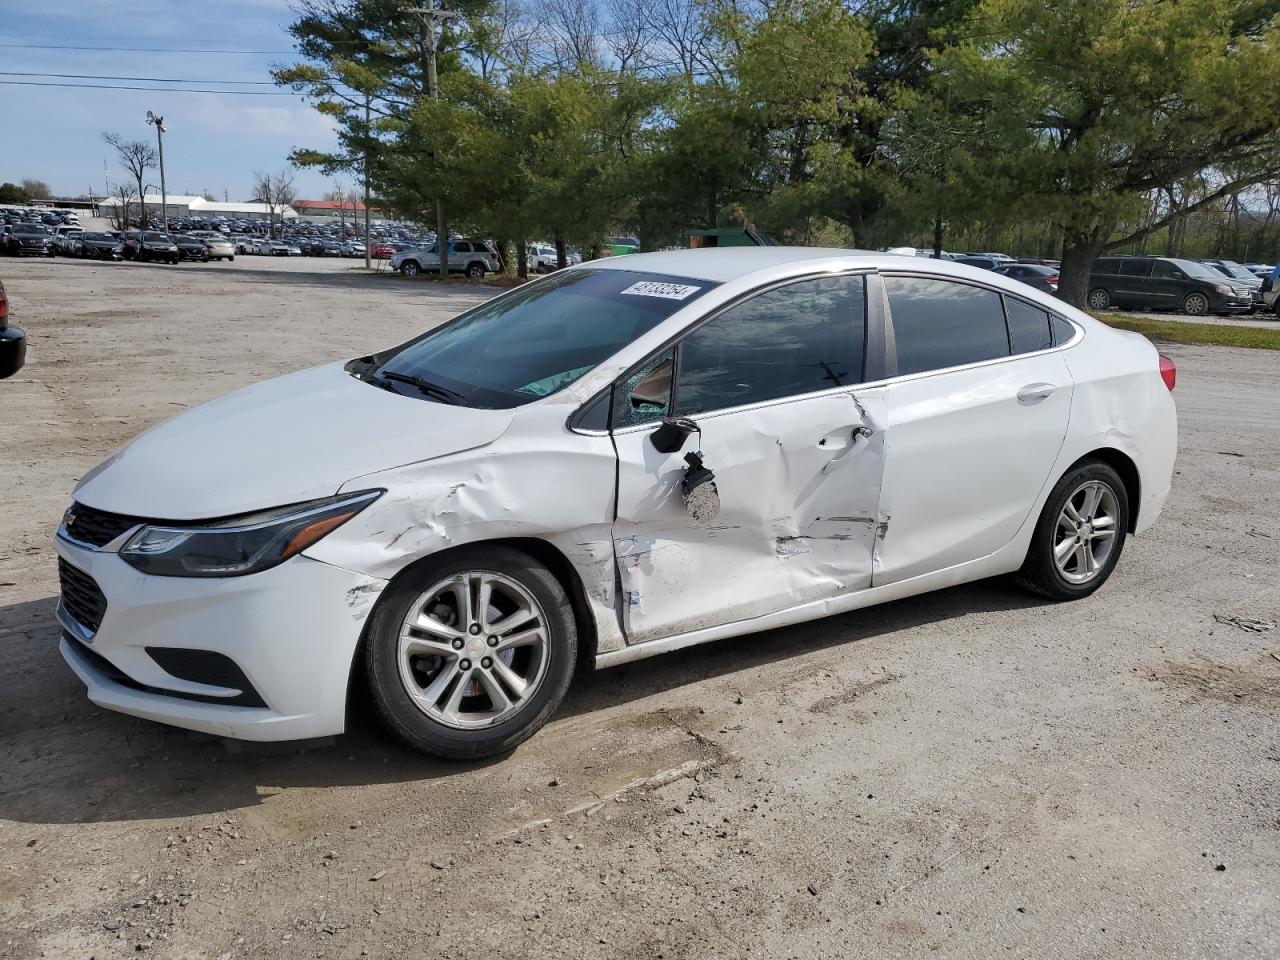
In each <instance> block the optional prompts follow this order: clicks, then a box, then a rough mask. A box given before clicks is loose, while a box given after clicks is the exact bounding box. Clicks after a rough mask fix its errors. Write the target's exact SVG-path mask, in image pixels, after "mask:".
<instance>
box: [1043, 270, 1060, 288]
mask: <svg viewBox="0 0 1280 960" xmlns="http://www.w3.org/2000/svg"><path fill="white" fill-rule="evenodd" d="M1059 276H1060V274H1056V273H1055V274H1054V275H1053V276H1051V277H1045V278H1044V280H1045V283H1052V284H1053V285H1054V286H1055V287H1056V286H1057V285H1058V277H1059Z"/></svg>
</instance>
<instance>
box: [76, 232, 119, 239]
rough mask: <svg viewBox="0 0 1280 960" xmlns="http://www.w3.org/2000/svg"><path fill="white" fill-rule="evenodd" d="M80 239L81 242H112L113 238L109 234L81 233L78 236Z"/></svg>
mask: <svg viewBox="0 0 1280 960" xmlns="http://www.w3.org/2000/svg"><path fill="white" fill-rule="evenodd" d="M80 239H81V240H114V239H115V237H113V236H111V234H109V233H82V234H80Z"/></svg>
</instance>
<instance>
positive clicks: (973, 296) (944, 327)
mask: <svg viewBox="0 0 1280 960" xmlns="http://www.w3.org/2000/svg"><path fill="white" fill-rule="evenodd" d="M884 282H885V288H886V289H887V290H888V293H889V310H890V313H891V314H892V316H893V336H894V340H895V341H896V343H897V350H898V373H899V374H908V373H920V372H923V371H926V370H940V369H942V368H944V367H956V366H960V365H961V364H965V363H977V362H979V361H982V360H993V359H995V358H997V357H1007V356H1009V338H1008V334H1007V332H1006V330H1005V323H1004V310H1003V309H1002V308H1001V305H1000V295H999V294H998V293H995V292H994V291H992V290H985V289H983V288H982V287H975V286H971V285H969V284H966V283H955V282H952V281H950V280H935V279H932V278H928V277H892V276H890V277H885V279H884Z"/></svg>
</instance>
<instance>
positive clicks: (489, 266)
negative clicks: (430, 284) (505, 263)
mask: <svg viewBox="0 0 1280 960" xmlns="http://www.w3.org/2000/svg"><path fill="white" fill-rule="evenodd" d="M438 250H439V247H438V246H437V245H436V244H434V243H433V244H432V245H431V246H430V247H410V248H409V249H407V250H402V251H400V252H399V253H397V254H395V255H393V256H392V257H391V259H390V261H389V262H388V263H387V266H389V267H390V268H391V269H392V270H399V271H400V272H401V273H403V274H404V275H405V276H406V277H416V276H417V275H418V274H419V273H430V272H431V271H433V270H434V271H437V272H438V271H439V269H440V255H439V253H438ZM501 269H502V260H501V258H500V257H499V256H498V251H497V250H496V249H495V248H494V246H493V244H491V243H489V241H487V240H471V239H458V240H450V241H449V272H450V273H465V274H466V275H467V276H468V277H471V278H472V279H479V278H481V277H483V276H484V275H485V274H486V273H497V272H498V271H499V270H501Z"/></svg>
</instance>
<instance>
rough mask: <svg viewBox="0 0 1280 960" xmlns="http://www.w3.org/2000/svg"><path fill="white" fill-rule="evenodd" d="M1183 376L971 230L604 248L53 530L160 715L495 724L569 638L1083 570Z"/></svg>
mask: <svg viewBox="0 0 1280 960" xmlns="http://www.w3.org/2000/svg"><path fill="white" fill-rule="evenodd" d="M868 304H871V305H872V307H871V308H870V309H868V308H867V305H868ZM815 358H820V359H821V361H822V362H817V363H815V362H814V361H815ZM1175 376H1176V371H1175V370H1174V367H1173V364H1172V362H1170V361H1169V360H1168V359H1167V358H1164V357H1161V356H1160V355H1159V354H1158V353H1157V351H1156V349H1155V347H1153V346H1152V345H1151V343H1150V342H1149V341H1147V340H1146V339H1145V338H1143V337H1141V336H1139V335H1137V334H1134V333H1129V332H1127V331H1121V330H1116V329H1112V328H1110V327H1108V326H1107V325H1105V324H1103V323H1100V322H1098V321H1097V320H1094V319H1093V318H1092V317H1090V316H1088V315H1087V314H1085V313H1082V312H1081V311H1079V310H1076V309H1074V308H1072V307H1070V306H1068V305H1067V304H1065V303H1063V302H1061V301H1059V300H1057V299H1056V298H1054V297H1051V296H1048V295H1046V294H1043V293H1041V292H1040V291H1037V290H1034V289H1032V288H1030V287H1028V286H1026V285H1025V284H1021V283H1017V282H1015V281H1013V280H1011V279H1009V278H1007V277H1002V276H997V275H995V274H992V273H989V272H988V273H985V274H979V273H978V272H977V271H975V270H972V269H968V268H964V267H960V266H956V265H953V264H949V263H945V262H940V261H935V260H926V259H920V260H916V261H908V260H904V259H903V258H901V257H892V256H877V255H866V254H853V253H851V252H850V251H847V250H822V249H806V248H794V247H792V248H788V247H760V248H754V249H744V248H734V249H724V250H717V249H713V250H699V251H677V252H672V253H655V254H637V255H634V256H628V257H620V258H607V259H604V260H602V261H595V262H592V263H589V264H584V265H583V266H581V267H573V268H569V269H567V270H562V271H557V272H556V273H554V274H552V275H550V276H548V277H544V278H541V279H539V280H536V281H534V282H533V283H530V284H527V285H525V286H522V287H518V288H516V289H513V290H511V291H508V292H506V293H504V294H502V295H501V296H499V297H497V298H494V299H491V300H488V301H487V302H485V303H482V304H480V305H478V306H477V307H475V308H473V309H472V310H470V311H468V312H466V313H465V314H463V315H462V316H460V317H458V318H457V319H455V320H453V321H452V322H448V323H445V324H443V325H441V326H438V327H436V328H435V329H433V330H430V331H428V332H425V333H423V334H421V335H419V336H415V337H413V338H412V339H410V340H408V341H407V342H405V343H404V344H402V345H400V346H396V347H392V348H390V349H385V350H381V351H379V352H377V353H371V354H368V355H365V356H360V357H357V358H355V359H353V360H351V361H349V362H348V363H346V364H333V363H330V364H326V365H324V366H321V367H317V368H314V369H310V370H304V371H301V372H297V373H293V374H290V375H288V376H284V377H281V378H278V379H274V380H270V381H267V382H265V383H259V384H256V385H254V386H250V387H247V388H245V389H242V390H240V391H238V392H236V393H233V394H231V395H230V396H226V397H222V398H221V399H218V400H215V401H214V402H213V403H211V404H209V405H207V406H203V407H199V408H196V409H194V410H188V411H184V412H182V413H180V414H179V415H178V416H176V417H174V418H173V419H171V420H168V421H166V422H164V423H162V424H159V425H157V426H154V427H152V428H151V429H150V430H148V431H146V432H145V433H143V434H142V435H141V436H139V437H138V438H137V439H135V440H134V441H133V442H132V443H131V444H129V445H127V446H126V447H124V448H123V449H121V450H119V451H117V452H116V453H114V454H113V455H112V456H111V458H110V459H109V460H107V461H106V462H105V463H103V464H102V465H101V466H99V467H97V468H95V469H93V470H90V471H88V472H87V473H86V474H85V476H84V478H83V479H82V480H81V481H80V483H79V484H78V486H77V487H76V490H75V492H74V495H73V502H72V503H71V504H70V505H69V507H68V510H67V512H66V514H65V515H64V518H63V522H62V523H61V524H60V526H59V528H58V530H57V533H56V536H55V540H54V547H55V549H56V551H57V555H58V569H59V578H60V582H61V587H62V593H61V599H60V603H59V605H58V607H57V610H56V617H57V620H58V622H59V623H60V624H61V627H62V638H61V645H60V649H61V653H62V656H63V657H64V658H65V659H66V661H67V663H68V664H69V665H70V667H71V669H73V670H74V671H75V673H76V674H77V675H78V676H79V678H80V680H81V681H82V682H83V683H84V684H85V685H86V687H87V689H88V695H89V697H90V699H91V700H93V701H94V702H95V703H97V704H99V705H101V706H104V707H107V708H109V709H112V710H117V711H121V712H123V713H127V714H133V715H136V716H142V717H146V718H148V719H151V720H159V721H163V722H167V723H171V724H175V725H178V726H182V727H187V728H190V729H194V730H202V731H206V732H209V733H214V734H217V735H219V736H230V737H240V738H246V739H255V740H289V739H295V738H304V737H320V736H329V735H334V734H338V733H341V732H342V731H343V730H344V728H345V726H346V723H347V709H348V705H349V704H352V703H355V704H357V707H356V708H357V709H360V706H359V705H363V704H367V705H368V706H369V709H370V710H371V712H373V713H375V714H376V715H377V716H378V717H379V718H380V719H381V721H382V722H383V724H384V725H385V726H386V728H387V729H388V730H389V731H391V732H392V733H393V734H394V735H395V736H397V737H399V738H400V739H401V740H403V741H404V742H406V743H407V744H409V745H411V746H412V747H414V748H416V749H419V750H422V751H425V752H428V753H433V754H437V755H440V756H445V757H450V758H455V759H474V758H476V757H482V756H491V755H495V754H500V753H503V752H505V751H508V750H511V749H512V748H514V747H515V746H516V745H517V744H519V743H520V742H522V741H524V740H526V739H527V738H528V737H530V736H531V735H533V733H534V732H535V731H536V730H537V729H538V728H539V727H541V726H542V725H543V724H544V723H546V722H547V720H548V719H549V718H550V717H551V716H552V715H553V714H554V713H555V711H556V709H557V707H558V706H559V704H560V703H561V701H562V699H563V698H564V696H565V693H566V691H567V690H568V688H569V685H570V682H571V680H572V677H573V673H574V670H575V667H576V666H577V665H578V664H579V663H580V662H591V663H593V664H594V665H595V666H597V667H605V666H610V665H614V664H621V663H628V662H631V661H636V660H639V659H642V658H644V657H647V656H651V655H654V654H660V653H664V652H668V651H673V650H679V649H683V648H688V647H691V646H693V645H695V644H699V643H704V642H707V641H711V640H717V639H721V638H724V637H731V636H736V635H742V634H746V633H751V632H755V631H760V630H765V629H770V628H774V627H779V626H784V625H787V624H796V623H801V622H806V621H811V620H815V619H818V618H821V617H824V616H828V615H831V614H837V613H849V612H850V611H854V610H858V609H861V608H864V607H868V606H871V605H874V604H877V603H881V602H885V601H892V600H899V599H901V598H905V597H910V596H915V595H919V594H923V593H926V592H928V591H931V590H936V589H940V588H949V587H953V586H955V585H957V584H960V583H964V582H970V581H975V580H979V579H982V578H985V577H994V576H1004V575H1009V574H1012V575H1015V576H1016V577H1017V578H1018V580H1019V582H1020V583H1021V584H1022V585H1024V586H1025V587H1026V588H1028V589H1029V590H1031V591H1032V592H1034V593H1036V594H1037V595H1039V596H1041V597H1047V598H1050V599H1054V600H1060V601H1065V600H1075V599H1079V598H1083V597H1086V596H1089V595H1090V594H1092V593H1093V592H1094V591H1095V590H1097V589H1098V588H1099V587H1101V586H1102V585H1103V584H1104V583H1105V582H1106V581H1107V579H1108V577H1109V576H1110V575H1111V574H1112V572H1113V571H1114V570H1115V568H1116V565H1117V564H1118V563H1119V562H1120V559H1121V553H1122V550H1123V548H1124V546H1125V544H1126V540H1127V538H1128V537H1129V536H1130V535H1140V534H1142V533H1143V532H1144V531H1146V530H1147V529H1148V528H1150V527H1151V525H1152V524H1153V523H1154V522H1155V521H1156V519H1157V517H1158V515H1159V514H1160V511H1161V509H1162V507H1163V505H1164V503H1165V501H1166V499H1167V497H1168V495H1169V492H1170V484H1171V479H1172V473H1173V465H1174V459H1175V455H1176V449H1177V414H1176V410H1175V407H1174V403H1173V398H1172V396H1171V393H1170V391H1171V390H1172V389H1173V387H1174V384H1175ZM695 434H696V436H695ZM317 437H323V438H324V442H319V443H318V442H317ZM566 464H568V465H571V467H572V469H565V465H566ZM712 472H713V473H714V481H713V480H712V476H711V473H712ZM424 517H426V518H429V522H424ZM402 531H404V532H405V533H403V535H402ZM410 534H411V535H410ZM655 542H660V543H661V544H662V545H663V546H662V549H660V550H651V549H650V547H651V545H652V544H654V543H655ZM1086 612H1087V611H1086ZM1080 613H1081V612H1080V611H1074V612H1065V611H1064V612H1063V613H1062V614H1061V616H1063V617H1066V618H1071V617H1072V616H1073V615H1076V616H1078V615H1080ZM161 614H162V615H161ZM870 619H872V620H874V619H875V618H870ZM93 730H94V727H93V725H92V724H89V725H86V726H85V728H84V730H83V732H82V733H81V734H80V735H81V736H87V737H92V736H96V734H94V733H93ZM104 743H105V740H104Z"/></svg>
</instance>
